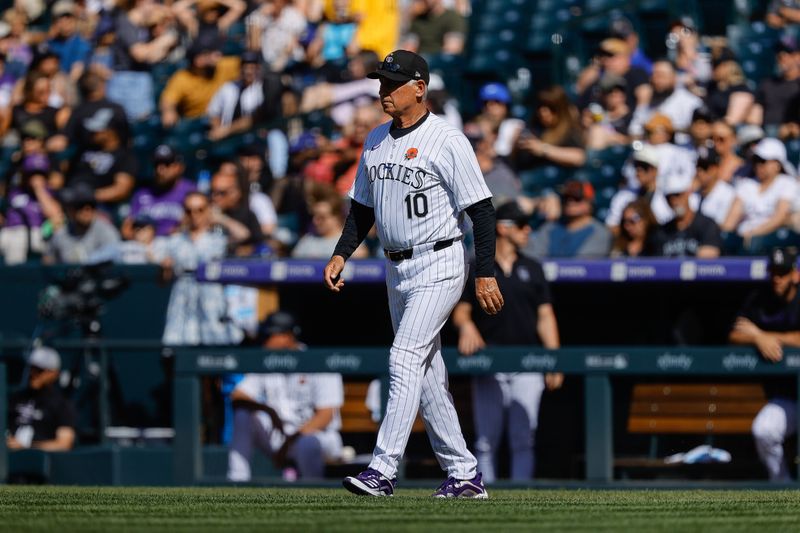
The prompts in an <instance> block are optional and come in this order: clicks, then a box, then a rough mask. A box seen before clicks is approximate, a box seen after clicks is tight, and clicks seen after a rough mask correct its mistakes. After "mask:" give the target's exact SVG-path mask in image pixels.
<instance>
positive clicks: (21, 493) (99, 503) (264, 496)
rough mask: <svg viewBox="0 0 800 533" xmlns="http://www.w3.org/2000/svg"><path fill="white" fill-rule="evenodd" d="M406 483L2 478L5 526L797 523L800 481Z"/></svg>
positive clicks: (670, 527)
mask: <svg viewBox="0 0 800 533" xmlns="http://www.w3.org/2000/svg"><path fill="white" fill-rule="evenodd" d="M428 494H429V492H428V491H422V490H400V491H398V495H397V496H395V497H394V498H382V499H366V498H359V497H356V496H352V495H350V494H348V493H346V492H345V491H344V490H337V489H301V488H297V489H293V488H280V489H273V488H264V489H258V488H192V489H164V488H71V487H0V530H2V531H15V532H16V531H45V530H46V531H53V532H57V533H63V532H65V531H114V532H117V531H136V530H140V531H143V530H148V531H155V530H158V531H170V532H176V531H192V532H194V533H197V532H201V531H211V530H216V531H221V530H225V531H234V532H237V533H238V532H243V531H259V532H273V531H300V532H302V533H306V532H309V531H373V532H375V533H382V532H384V531H459V532H460V531H464V530H470V531H476V530H483V531H485V530H491V531H509V530H526V531H531V530H539V531H623V530H625V531H630V532H638V531H702V532H704V533H707V532H709V531H798V530H800V492H798V491H745V490H742V491H702V490H695V491H654V490H653V491H651V490H637V491H632V490H628V491H592V490H570V491H565V490H496V491H493V492H492V493H491V497H492V498H491V499H490V500H488V501H462V500H458V501H452V500H451V501H442V500H433V499H431V498H429V497H428V496H427V495H428Z"/></svg>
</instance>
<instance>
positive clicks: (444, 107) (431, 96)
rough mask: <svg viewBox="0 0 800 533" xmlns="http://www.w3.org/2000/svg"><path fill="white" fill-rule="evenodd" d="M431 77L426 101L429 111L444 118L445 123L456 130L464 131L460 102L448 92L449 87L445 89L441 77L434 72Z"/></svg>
mask: <svg viewBox="0 0 800 533" xmlns="http://www.w3.org/2000/svg"><path fill="white" fill-rule="evenodd" d="M430 77H431V81H430V83H429V84H428V98H427V99H426V100H425V104H426V105H427V106H428V110H429V111H430V112H431V113H433V114H434V115H439V116H440V117H442V118H443V119H444V120H445V122H447V123H448V124H450V125H451V126H453V127H454V128H456V129H459V130H460V129H463V127H464V122H463V120H462V119H461V113H460V112H459V110H458V101H457V100H456V99H455V98H453V97H452V96H450V94H449V93H448V92H447V87H445V85H444V80H443V79H442V77H441V76H439V75H438V74H436V73H435V72H432V73H431V74H430Z"/></svg>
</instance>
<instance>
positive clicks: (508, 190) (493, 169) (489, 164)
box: [464, 123, 522, 207]
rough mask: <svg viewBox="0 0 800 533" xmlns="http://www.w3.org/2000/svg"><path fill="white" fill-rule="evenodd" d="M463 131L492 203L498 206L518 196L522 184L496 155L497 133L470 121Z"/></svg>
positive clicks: (520, 192)
mask: <svg viewBox="0 0 800 533" xmlns="http://www.w3.org/2000/svg"><path fill="white" fill-rule="evenodd" d="M464 133H465V135H466V136H467V139H469V141H470V144H471V145H472V149H473V150H474V151H475V156H476V157H477V159H478V165H479V166H480V167H481V172H482V173H483V179H484V181H486V186H487V187H489V190H490V191H491V192H492V203H493V204H495V206H496V207H499V206H500V205H502V204H505V203H506V202H508V201H511V200H514V199H516V198H517V197H519V196H520V195H521V194H522V184H521V183H520V180H519V178H518V177H517V175H516V174H514V171H513V170H511V168H510V167H509V166H508V165H507V164H506V163H505V162H504V161H503V159H502V158H500V157H498V156H497V153H496V152H495V148H494V147H495V144H496V143H495V139H496V138H497V135H496V134H495V133H494V131H493V130H491V129H488V132H484V131H482V130H481V128H480V126H478V125H477V124H475V123H471V124H468V125H467V128H466V130H465V131H464Z"/></svg>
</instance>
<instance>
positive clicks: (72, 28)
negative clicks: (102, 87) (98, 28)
mask: <svg viewBox="0 0 800 533" xmlns="http://www.w3.org/2000/svg"><path fill="white" fill-rule="evenodd" d="M50 12H51V14H52V16H53V21H52V23H51V25H50V29H49V31H48V37H49V39H48V40H47V47H48V48H49V49H50V50H51V51H53V52H54V53H55V54H57V55H58V58H59V66H60V68H61V71H62V72H64V73H66V74H68V75H69V77H70V78H71V79H72V80H74V81H77V80H78V78H80V76H81V74H83V70H84V68H85V67H86V65H87V63H88V61H89V54H90V53H91V51H92V46H91V45H90V44H89V42H88V41H86V39H84V38H83V37H81V35H80V33H78V16H79V13H80V11H79V8H78V5H77V4H76V3H75V2H73V1H72V0H58V1H57V2H56V3H55V4H53V7H52V9H51V11H50Z"/></svg>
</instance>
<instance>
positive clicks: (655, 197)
mask: <svg viewBox="0 0 800 533" xmlns="http://www.w3.org/2000/svg"><path fill="white" fill-rule="evenodd" d="M631 161H632V165H631V166H632V167H633V170H634V172H635V175H636V186H634V187H626V188H624V189H621V190H619V191H617V193H616V194H615V195H614V196H613V197H612V198H611V204H610V206H609V209H608V215H607V216H606V220H605V223H606V225H607V226H608V227H609V228H610V229H611V231H612V232H614V233H617V231H618V230H619V225H620V221H621V220H622V210H623V209H624V208H625V206H627V205H628V204H630V203H631V202H634V201H636V200H637V199H638V198H641V199H643V200H645V201H646V202H647V203H648V204H649V205H650V209H651V210H652V212H653V215H654V216H655V218H656V220H657V221H658V223H659V224H664V223H665V222H669V221H670V220H671V219H672V217H673V213H672V209H670V207H669V204H667V199H666V198H664V194H663V193H662V192H661V190H659V188H658V176H659V174H660V170H659V167H660V166H661V156H660V154H659V153H658V150H656V148H655V147H654V146H651V145H647V144H646V145H644V146H643V147H642V148H641V149H639V150H636V151H634V152H633V155H632V156H631Z"/></svg>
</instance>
